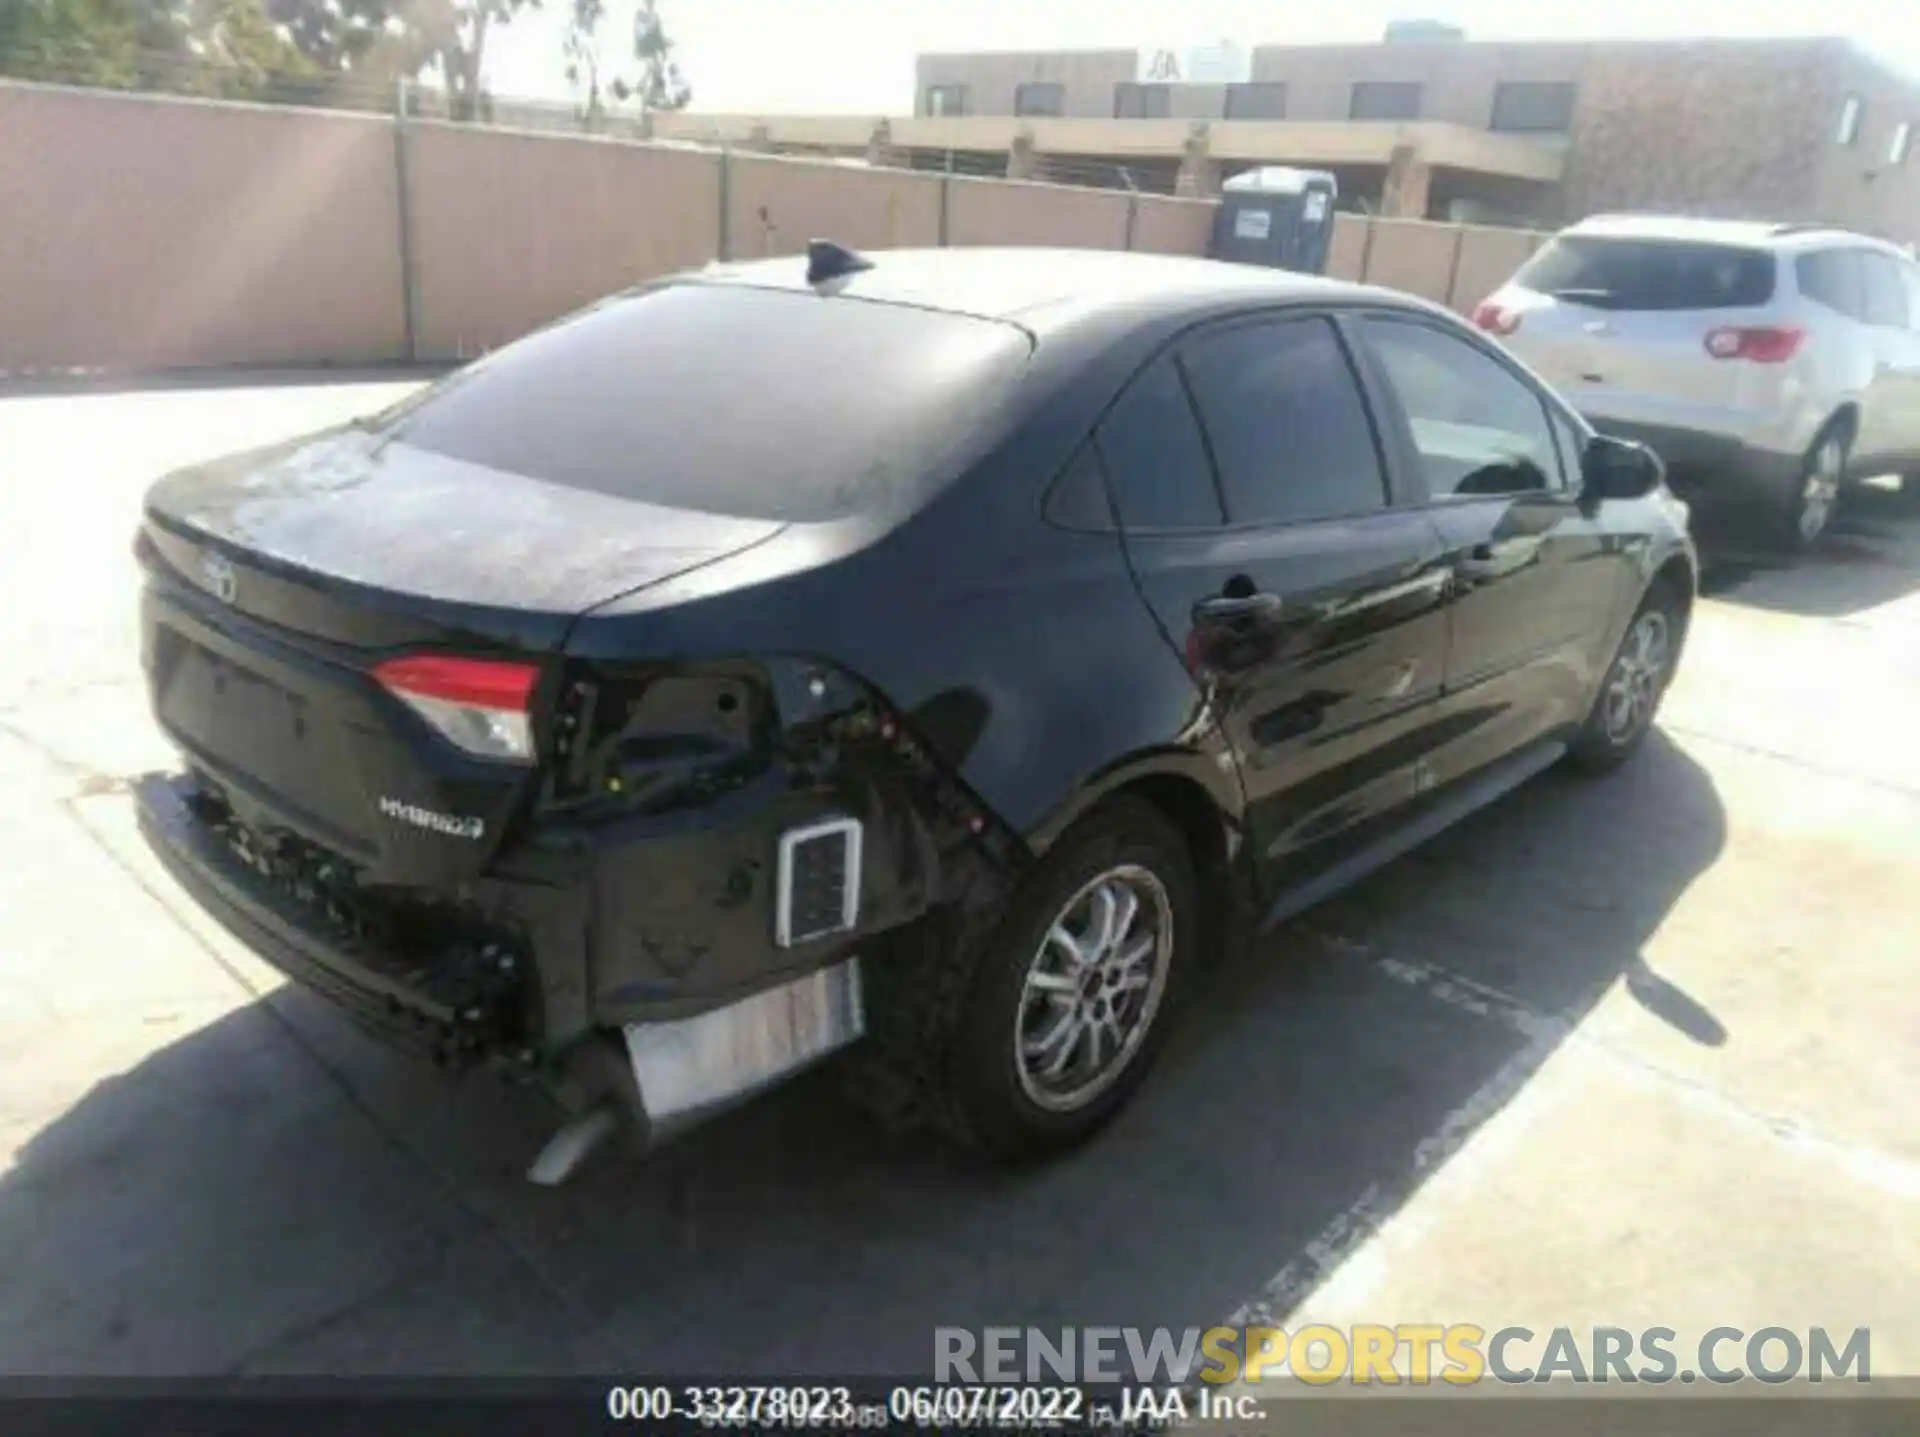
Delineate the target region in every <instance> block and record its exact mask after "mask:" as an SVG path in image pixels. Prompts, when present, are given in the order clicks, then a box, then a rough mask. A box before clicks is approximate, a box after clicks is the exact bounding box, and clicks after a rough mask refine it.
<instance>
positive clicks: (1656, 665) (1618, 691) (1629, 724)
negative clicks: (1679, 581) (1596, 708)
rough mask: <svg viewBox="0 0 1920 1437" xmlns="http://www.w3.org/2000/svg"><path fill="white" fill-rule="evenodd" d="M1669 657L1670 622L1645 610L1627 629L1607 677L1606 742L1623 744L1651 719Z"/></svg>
mask: <svg viewBox="0 0 1920 1437" xmlns="http://www.w3.org/2000/svg"><path fill="white" fill-rule="evenodd" d="M1672 657H1673V629H1672V625H1671V624H1670V622H1669V621H1668V619H1667V616H1666V614H1665V613H1663V612H1662V611H1660V610H1659V609H1648V610H1647V611H1646V612H1645V613H1643V614H1641V615H1640V617H1639V618H1637V619H1635V620H1634V621H1633V627H1632V628H1630V629H1628V630H1627V636H1626V638H1625V639H1624V640H1622V641H1621V644H1620V656H1619V657H1618V658H1616V659H1615V660H1614V661H1613V672H1612V673H1610V674H1609V675H1608V676H1607V690H1606V699H1605V709H1604V714H1605V723H1606V729H1607V739H1608V741H1609V742H1610V743H1616V744H1618V743H1625V742H1626V741H1627V740H1628V739H1630V738H1632V737H1633V735H1634V734H1635V733H1637V732H1639V730H1640V729H1642V728H1644V727H1645V726H1646V725H1647V724H1649V723H1651V722H1652V721H1653V710H1654V706H1655V705H1656V704H1658V703H1659V702H1660V691H1661V689H1662V688H1663V687H1665V685H1666V675H1667V664H1668V662H1669V661H1670V660H1671V659H1672Z"/></svg>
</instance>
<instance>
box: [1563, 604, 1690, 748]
mask: <svg viewBox="0 0 1920 1437" xmlns="http://www.w3.org/2000/svg"><path fill="white" fill-rule="evenodd" d="M1686 625H1687V612H1686V607H1685V604H1684V601H1683V600H1682V599H1681V598H1680V596H1679V595H1678V594H1676V593H1675V592H1674V590H1673V589H1672V588H1671V587H1669V586H1668V585H1666V584H1655V585H1654V587H1653V588H1651V589H1649V590H1648V591H1647V596H1646V597H1645V598H1644V599H1642V600H1641V601H1640V607H1639V608H1638V609H1637V610H1635V611H1634V615H1633V619H1632V621H1631V622H1630V623H1628V625H1627V631H1626V633H1625V634H1623V635H1622V636H1621V638H1620V647H1619V648H1618V649H1617V650H1615V651H1614V656H1613V662H1612V663H1610V664H1608V665H1607V672H1606V676H1605V677H1604V678H1602V679H1601V681H1600V692H1599V693H1597V694H1596V695H1594V700H1593V709H1592V711H1591V712H1590V713H1589V714H1588V715H1587V721H1586V723H1585V725H1584V726H1583V727H1582V728H1581V730H1580V733H1579V735H1578V736H1577V737H1576V738H1575V739H1574V741H1573V744H1572V745H1571V747H1569V749H1568V750H1567V758H1568V761H1569V762H1570V763H1571V764H1572V765H1573V767H1574V768H1576V769H1577V770H1579V771H1581V772H1583V773H1589V774H1602V773H1611V772H1612V771H1613V770H1614V769H1616V768H1618V767H1619V766H1620V765H1621V764H1623V763H1625V762H1626V761H1627V760H1628V759H1629V758H1631V757H1633V754H1634V752H1635V750H1637V749H1638V748H1639V747H1640V745H1641V744H1642V743H1644V742H1646V737H1647V731H1648V730H1649V729H1651V728H1652V727H1653V718H1654V715H1655V713H1657V712H1658V711H1659V708H1660V700H1661V698H1662V697H1663V696H1664V695H1665V693H1666V691H1667V685H1668V684H1669V683H1671V682H1672V680H1673V672H1674V664H1675V661H1676V660H1677V659H1678V658H1679V654H1680V643H1681V640H1682V639H1683V638H1684V637H1685V635H1686Z"/></svg>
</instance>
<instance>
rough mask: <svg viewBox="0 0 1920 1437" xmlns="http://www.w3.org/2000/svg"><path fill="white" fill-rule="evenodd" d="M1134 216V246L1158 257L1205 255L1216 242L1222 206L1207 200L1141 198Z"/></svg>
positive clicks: (1143, 196) (1154, 196)
mask: <svg viewBox="0 0 1920 1437" xmlns="http://www.w3.org/2000/svg"><path fill="white" fill-rule="evenodd" d="M1136 203H1137V205H1138V209H1137V210H1136V211H1135V213H1134V217H1133V247H1134V248H1135V249H1138V250H1151V251H1153V252H1154V253H1156V254H1192V255H1204V254H1205V253H1206V252H1207V246H1208V244H1209V243H1210V242H1211V241H1212V239H1213V214H1214V211H1215V209H1217V208H1218V206H1216V205H1214V204H1213V203H1212V202H1210V201H1206V200H1176V199H1169V198H1167V197H1165V196H1162V195H1141V196H1140V197H1139V198H1138V200H1137V201H1136Z"/></svg>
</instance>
